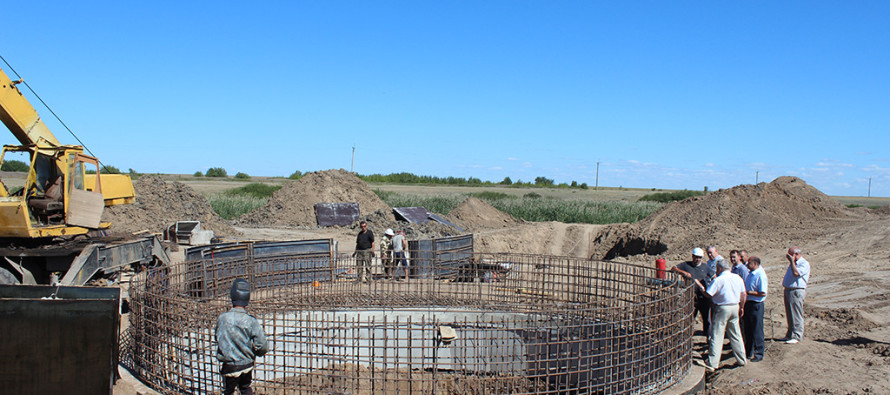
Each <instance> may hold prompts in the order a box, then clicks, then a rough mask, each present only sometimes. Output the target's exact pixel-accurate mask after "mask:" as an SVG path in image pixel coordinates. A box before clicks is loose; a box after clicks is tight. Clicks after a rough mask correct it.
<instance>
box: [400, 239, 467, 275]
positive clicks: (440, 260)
mask: <svg viewBox="0 0 890 395" xmlns="http://www.w3.org/2000/svg"><path fill="white" fill-rule="evenodd" d="M408 248H409V249H410V250H411V251H412V252H411V253H412V256H411V272H412V273H411V274H412V275H413V276H417V277H429V278H441V277H453V276H456V275H457V274H458V272H459V270H460V269H461V268H462V267H463V266H465V265H466V264H468V262H469V260H470V257H471V256H472V254H473V234H468V235H462V236H451V237H441V238H437V239H429V240H412V241H409V242H408Z"/></svg>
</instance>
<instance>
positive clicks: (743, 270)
mask: <svg viewBox="0 0 890 395" xmlns="http://www.w3.org/2000/svg"><path fill="white" fill-rule="evenodd" d="M732 272H733V273H735V274H738V275H739V277H741V278H742V280H747V279H748V273H749V272H750V271H749V270H748V267H747V266H745V264H744V263H740V264H738V265H735V266H733V267H732Z"/></svg>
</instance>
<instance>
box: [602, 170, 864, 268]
mask: <svg viewBox="0 0 890 395" xmlns="http://www.w3.org/2000/svg"><path fill="white" fill-rule="evenodd" d="M861 215H863V214H861V213H859V212H855V211H852V210H849V209H847V208H846V207H844V206H843V205H842V204H840V203H839V202H837V201H835V200H834V199H831V198H830V197H828V196H827V195H825V194H823V193H822V192H820V191H819V190H817V189H816V188H813V187H812V186H810V185H808V184H807V183H806V182H804V181H803V180H801V179H799V178H796V177H779V178H777V179H775V180H774V181H773V182H771V183H769V184H766V183H761V184H758V185H739V186H736V187H733V188H730V189H725V190H719V191H717V192H713V193H710V194H707V195H704V196H698V197H693V198H689V199H686V200H683V201H680V202H675V203H671V204H668V205H666V206H664V207H662V208H661V209H659V210H658V211H656V212H654V213H652V215H650V216H649V217H647V218H646V219H644V220H642V221H640V222H639V223H637V224H634V225H631V226H627V225H624V226H616V227H614V228H613V229H610V230H607V231H606V232H604V233H603V234H602V235H601V237H600V238H598V241H599V242H600V243H602V245H601V246H600V247H599V248H598V250H599V251H598V252H605V253H604V254H603V255H600V256H597V255H594V257H597V258H598V257H604V256H605V257H607V258H608V259H611V258H614V257H615V256H627V255H636V254H641V253H646V254H650V255H665V256H668V257H686V255H688V252H689V251H690V250H691V249H692V248H694V247H702V246H705V245H709V244H713V245H717V246H718V247H721V246H727V247H731V248H736V247H737V248H748V249H750V248H754V244H755V243H757V244H758V246H768V247H769V248H774V247H775V246H787V245H788V244H789V243H791V244H793V243H794V242H795V240H797V239H801V238H803V239H812V238H814V237H815V236H817V235H819V234H821V233H820V232H822V231H824V229H825V228H826V225H828V224H836V223H838V222H844V223H846V222H849V221H850V220H852V219H855V218H858V217H859V216H861ZM724 249H725V248H724Z"/></svg>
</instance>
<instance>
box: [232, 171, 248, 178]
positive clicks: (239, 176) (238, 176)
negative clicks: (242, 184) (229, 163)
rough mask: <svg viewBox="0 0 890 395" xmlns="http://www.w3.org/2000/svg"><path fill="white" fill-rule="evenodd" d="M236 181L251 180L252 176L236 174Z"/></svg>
mask: <svg viewBox="0 0 890 395" xmlns="http://www.w3.org/2000/svg"><path fill="white" fill-rule="evenodd" d="M235 179H236V180H249V179H250V176H249V175H247V173H242V172H240V171H239V172H238V174H235Z"/></svg>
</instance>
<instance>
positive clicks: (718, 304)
mask: <svg viewBox="0 0 890 395" xmlns="http://www.w3.org/2000/svg"><path fill="white" fill-rule="evenodd" d="M715 263H716V267H717V277H714V281H712V282H711V285H709V286H708V288H707V289H706V290H705V294H706V295H707V296H708V297H710V298H711V301H712V302H714V307H713V310H712V311H711V336H710V337H709V338H708V360H707V361H704V366H705V369H707V370H708V371H711V372H713V371H714V370H715V369H716V368H717V367H718V366H719V365H720V356H721V354H722V353H723V337H724V335H727V337H729V345H730V346H731V347H732V354H733V356H735V359H736V362H737V363H738V364H739V365H741V366H744V365H746V364H747V363H748V361H747V359H745V344H744V343H743V342H742V334H741V330H740V329H739V317H741V316H742V315H743V314H744V310H743V308H742V307H740V306H744V305H745V302H746V300H747V296H748V295H747V294H746V293H745V282H744V281H742V278H741V277H739V276H737V275H735V274H733V273H732V272H731V270H732V263H730V262H728V261H726V260H723V259H718V260H716V261H715ZM696 284H697V285H698V286H699V287H700V288H704V286H703V285H701V283H700V282H698V281H696Z"/></svg>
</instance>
